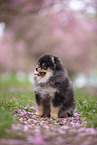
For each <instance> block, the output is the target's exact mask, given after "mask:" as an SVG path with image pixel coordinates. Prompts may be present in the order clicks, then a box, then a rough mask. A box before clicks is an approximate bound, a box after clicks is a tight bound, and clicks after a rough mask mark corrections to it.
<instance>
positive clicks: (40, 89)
mask: <svg viewBox="0 0 97 145" xmlns="http://www.w3.org/2000/svg"><path fill="white" fill-rule="evenodd" d="M34 90H35V91H36V92H37V93H39V94H41V95H43V96H46V95H49V96H50V97H53V96H54V94H55V93H56V92H57V89H56V88H53V87H51V86H40V85H36V86H35V87H34Z"/></svg>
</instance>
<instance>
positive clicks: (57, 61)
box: [53, 56, 61, 64]
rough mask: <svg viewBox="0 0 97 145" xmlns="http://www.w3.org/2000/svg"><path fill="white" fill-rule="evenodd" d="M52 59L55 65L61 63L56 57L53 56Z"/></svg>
mask: <svg viewBox="0 0 97 145" xmlns="http://www.w3.org/2000/svg"><path fill="white" fill-rule="evenodd" d="M53 59H54V63H55V64H57V63H59V62H60V61H61V60H60V59H59V58H58V57H57V56H53Z"/></svg>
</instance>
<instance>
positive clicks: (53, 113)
mask: <svg viewBox="0 0 97 145" xmlns="http://www.w3.org/2000/svg"><path fill="white" fill-rule="evenodd" d="M58 112H59V108H58V107H53V106H51V117H52V118H57V117H58Z"/></svg>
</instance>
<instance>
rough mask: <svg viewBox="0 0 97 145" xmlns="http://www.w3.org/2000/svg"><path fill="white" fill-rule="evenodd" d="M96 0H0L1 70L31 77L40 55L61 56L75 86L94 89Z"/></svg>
mask: <svg viewBox="0 0 97 145" xmlns="http://www.w3.org/2000/svg"><path fill="white" fill-rule="evenodd" d="M96 9H97V3H96V0H16V1H13V0H7V1H6V0H0V75H1V80H2V79H3V80H6V79H7V80H8V79H10V76H12V75H13V74H14V75H15V76H16V78H17V79H18V80H19V81H25V79H28V80H29V81H30V82H31V83H33V79H32V76H33V69H34V67H35V65H36V61H37V59H38V57H39V56H40V55H43V54H52V55H57V56H58V57H59V58H60V59H62V61H63V63H64V66H65V67H66V69H67V71H68V73H69V75H70V77H71V78H72V80H73V81H74V86H75V87H77V88H82V87H85V86H90V87H91V88H92V90H90V89H89V90H88V91H91V92H93V93H95V94H96V93H97V21H96V19H97V12H96Z"/></svg>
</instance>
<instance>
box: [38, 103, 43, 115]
mask: <svg viewBox="0 0 97 145" xmlns="http://www.w3.org/2000/svg"><path fill="white" fill-rule="evenodd" d="M42 114H43V107H42V105H41V106H39V105H37V109H36V115H37V116H42Z"/></svg>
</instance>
